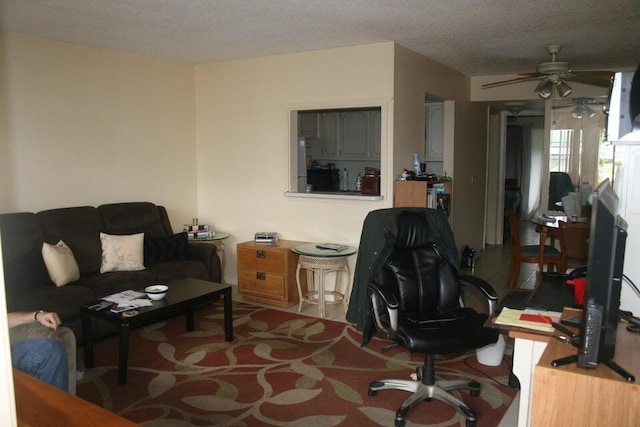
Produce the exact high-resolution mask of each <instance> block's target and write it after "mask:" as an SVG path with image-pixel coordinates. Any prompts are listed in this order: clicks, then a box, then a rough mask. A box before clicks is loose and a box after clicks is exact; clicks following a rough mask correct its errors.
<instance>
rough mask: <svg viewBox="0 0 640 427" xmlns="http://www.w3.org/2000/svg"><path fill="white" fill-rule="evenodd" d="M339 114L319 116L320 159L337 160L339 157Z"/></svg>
mask: <svg viewBox="0 0 640 427" xmlns="http://www.w3.org/2000/svg"><path fill="white" fill-rule="evenodd" d="M340 121H341V118H340V113H337V112H336V113H322V115H321V127H320V129H321V132H320V138H321V140H322V158H323V159H337V158H339V157H340V145H339V143H338V141H339V134H340Z"/></svg>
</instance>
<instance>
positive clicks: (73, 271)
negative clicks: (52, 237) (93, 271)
mask: <svg viewBox="0 0 640 427" xmlns="http://www.w3.org/2000/svg"><path fill="white" fill-rule="evenodd" d="M42 258H43V259H44V264H45V265H46V266H47V271H48V272H49V278H50V279H51V281H52V282H53V283H54V284H55V285H56V286H64V285H66V284H68V283H71V282H75V281H76V280H78V279H79V278H80V270H79V269H78V263H77V262H76V259H75V258H74V257H73V252H72V251H71V249H69V246H67V245H66V244H65V243H64V242H63V241H62V240H60V241H59V242H58V243H57V244H55V245H50V244H49V243H47V242H45V243H43V244H42Z"/></svg>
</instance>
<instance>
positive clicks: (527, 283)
mask: <svg viewBox="0 0 640 427" xmlns="http://www.w3.org/2000/svg"><path fill="white" fill-rule="evenodd" d="M520 241H521V244H523V245H532V244H536V245H537V244H538V242H539V240H538V233H536V231H535V225H534V224H532V223H530V222H528V221H521V222H520ZM510 256H511V248H510V246H509V244H504V245H489V246H487V247H486V248H485V249H484V250H483V251H481V252H480V253H478V254H477V255H476V257H475V264H474V269H473V271H472V272H471V274H473V275H474V276H477V277H480V278H482V279H484V280H485V281H487V282H488V283H489V284H491V286H493V288H494V289H495V290H496V291H497V292H498V294H500V295H501V296H502V295H503V294H504V292H505V284H506V281H507V275H508V273H509V262H510ZM536 272H537V265H536V264H523V265H522V266H521V268H520V277H519V279H518V287H520V288H530V289H533V287H534V285H535V282H536ZM466 273H469V272H468V271H467V272H466ZM233 288H234V294H233V299H234V300H235V301H243V298H242V296H241V295H240V294H238V292H237V286H234V287H233ZM254 304H257V303H254ZM258 305H260V304H258ZM269 307H271V308H278V309H282V310H285V311H290V312H296V313H297V312H298V305H297V304H296V305H294V306H291V307H286V308H284V307H283V308H281V307H274V306H269ZM302 314H305V315H308V316H318V309H317V306H315V305H311V304H303V307H302ZM325 318H326V319H331V320H336V321H341V322H345V321H346V320H345V310H344V308H343V306H342V304H331V305H327V307H326V315H325ZM509 344H511V343H508V344H507V350H506V351H507V353H508V352H510V351H511V345H509ZM517 398H518V397H517V396H516V399H517ZM517 409H518V405H517V402H516V401H514V404H513V405H511V408H510V409H509V410H508V411H507V414H506V415H505V417H504V419H503V420H502V422H501V424H500V426H499V427H510V426H515V425H516V424H517V417H518V412H517Z"/></svg>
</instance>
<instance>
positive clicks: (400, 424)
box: [394, 418, 406, 427]
mask: <svg viewBox="0 0 640 427" xmlns="http://www.w3.org/2000/svg"><path fill="white" fill-rule="evenodd" d="M405 422H406V421H405V420H404V419H401V420H399V419H397V418H396V422H395V424H394V426H395V427H404V424H405Z"/></svg>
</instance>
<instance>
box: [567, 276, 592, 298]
mask: <svg viewBox="0 0 640 427" xmlns="http://www.w3.org/2000/svg"><path fill="white" fill-rule="evenodd" d="M567 285H573V298H574V299H575V301H576V304H584V291H585V287H586V286H587V279H585V278H584V277H576V278H575V279H573V280H567Z"/></svg>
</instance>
